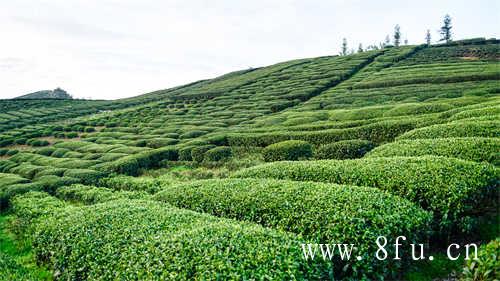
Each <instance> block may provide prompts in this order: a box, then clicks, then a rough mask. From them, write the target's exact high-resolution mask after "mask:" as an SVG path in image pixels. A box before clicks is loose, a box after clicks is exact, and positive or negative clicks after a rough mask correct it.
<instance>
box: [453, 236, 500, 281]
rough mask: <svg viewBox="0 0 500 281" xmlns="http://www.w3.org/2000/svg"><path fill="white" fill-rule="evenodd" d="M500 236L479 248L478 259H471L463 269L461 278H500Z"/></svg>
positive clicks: (483, 280) (481, 280)
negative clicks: (499, 254) (499, 255)
mask: <svg viewBox="0 0 500 281" xmlns="http://www.w3.org/2000/svg"><path fill="white" fill-rule="evenodd" d="M498 253H500V238H497V239H495V240H493V241H491V242H490V243H488V244H486V245H483V246H481V247H480V248H479V250H478V259H479V260H474V259H472V258H471V259H469V260H467V261H466V265H465V267H464V269H463V273H462V276H461V278H460V280H463V281H486V280H499V279H500V259H499V258H498Z"/></svg>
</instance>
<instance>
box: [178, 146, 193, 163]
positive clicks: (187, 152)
mask: <svg viewBox="0 0 500 281" xmlns="http://www.w3.org/2000/svg"><path fill="white" fill-rule="evenodd" d="M195 147H196V146H188V147H183V148H180V149H179V161H193V157H191V150H193V148H195Z"/></svg>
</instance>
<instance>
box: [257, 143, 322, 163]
mask: <svg viewBox="0 0 500 281" xmlns="http://www.w3.org/2000/svg"><path fill="white" fill-rule="evenodd" d="M262 155H263V157H264V161H266V162H273V161H284V160H299V159H307V158H310V157H311V156H312V146H311V144H310V143H308V142H306V141H301V140H289V141H282V142H278V143H274V144H271V145H268V146H266V148H264V149H263V150H262Z"/></svg>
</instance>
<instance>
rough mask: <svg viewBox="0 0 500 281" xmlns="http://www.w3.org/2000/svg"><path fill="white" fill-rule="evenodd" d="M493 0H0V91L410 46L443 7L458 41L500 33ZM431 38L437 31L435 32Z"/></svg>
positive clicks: (142, 84) (98, 93)
mask: <svg viewBox="0 0 500 281" xmlns="http://www.w3.org/2000/svg"><path fill="white" fill-rule="evenodd" d="M498 8H499V4H497V3H496V1H476V2H475V4H474V5H470V2H468V1H467V2H466V1H451V0H447V1H439V2H436V1H427V0H425V1H418V3H413V2H412V3H411V4H409V3H404V1H373V2H367V1H357V0H356V1H347V0H345V1H319V0H313V1H293V0H285V1H278V0H275V1H271V0H268V1H265V0H255V1H229V0H223V1H202V0H198V1H153V0H145V1H139V0H137V1H132V0H114V1H111V0H108V1H97V0H80V1H76V0H52V1H48V0H45V1H35V0H33V1H29V0H16V1H3V2H2V3H0V34H2V44H0V79H1V80H2V83H0V98H10V97H14V96H18V95H21V94H25V93H28V92H31V91H36V90H41V89H53V88H55V87H62V88H64V89H66V90H67V91H68V92H69V93H71V94H73V95H75V96H77V97H92V98H104V99H113V98H121V97H129V96H134V95H138V94H141V93H145V92H148V91H153V90H157V89H163V88H168V87H172V86H176V85H179V84H182V83H188V82H192V81H195V80H199V79H205V78H210V77H214V76H217V75H221V74H224V73H226V72H229V71H233V70H237V69H242V68H247V67H256V66H262V65H267V64H272V63H276V62H279V61H283V60H287V59H294V58H301V57H311V56H321V55H328V54H336V53H337V52H338V49H339V46H340V42H341V40H342V38H343V37H346V38H348V40H349V43H350V45H351V46H352V47H353V48H356V47H357V45H358V43H360V42H361V43H363V44H364V45H365V46H366V45H368V44H372V43H377V42H380V41H382V40H383V39H384V37H385V35H386V34H389V33H391V32H392V28H393V26H394V25H395V24H396V23H399V24H400V25H401V27H402V31H403V34H404V35H403V38H408V40H409V41H410V43H420V42H423V38H424V35H425V30H426V29H427V28H430V29H431V31H436V30H437V29H438V28H439V25H440V23H441V18H442V16H443V15H444V14H445V13H450V14H451V15H452V17H453V18H454V30H455V36H456V37H457V38H465V37H474V36H487V37H494V36H497V35H498V30H499V29H498V27H499V15H498V11H499V9H498ZM434 36H437V35H436V34H435V32H434Z"/></svg>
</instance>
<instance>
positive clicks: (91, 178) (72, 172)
mask: <svg viewBox="0 0 500 281" xmlns="http://www.w3.org/2000/svg"><path fill="white" fill-rule="evenodd" d="M64 176H65V177H71V178H75V179H78V180H80V182H81V183H84V184H95V183H97V182H98V180H99V179H100V178H102V177H103V176H104V173H102V172H98V171H95V170H89V169H68V170H66V171H65V172H64Z"/></svg>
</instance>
